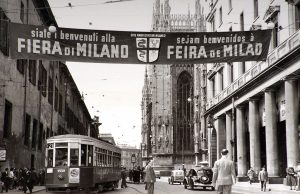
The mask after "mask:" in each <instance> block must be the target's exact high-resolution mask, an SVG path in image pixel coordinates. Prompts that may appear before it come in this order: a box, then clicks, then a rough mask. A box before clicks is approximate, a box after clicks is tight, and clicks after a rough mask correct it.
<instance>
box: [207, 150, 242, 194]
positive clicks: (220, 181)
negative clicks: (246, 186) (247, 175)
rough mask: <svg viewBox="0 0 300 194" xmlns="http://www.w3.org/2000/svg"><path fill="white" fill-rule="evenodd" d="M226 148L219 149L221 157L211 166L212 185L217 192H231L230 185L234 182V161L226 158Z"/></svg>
mask: <svg viewBox="0 0 300 194" xmlns="http://www.w3.org/2000/svg"><path fill="white" fill-rule="evenodd" d="M227 154H228V150H227V149H223V150H222V151H221V155H222V157H221V158H220V159H219V160H217V161H216V162H215V165H214V168H213V180H212V182H213V185H214V186H215V187H216V190H217V191H218V194H231V187H232V185H233V184H235V182H236V175H235V168H234V163H233V161H231V160H230V159H228V158H227Z"/></svg>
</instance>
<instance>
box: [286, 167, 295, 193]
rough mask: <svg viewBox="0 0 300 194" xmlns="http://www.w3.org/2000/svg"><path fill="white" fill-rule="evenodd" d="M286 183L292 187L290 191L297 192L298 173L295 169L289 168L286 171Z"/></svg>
mask: <svg viewBox="0 0 300 194" xmlns="http://www.w3.org/2000/svg"><path fill="white" fill-rule="evenodd" d="M286 183H287V185H288V186H290V190H293V187H294V190H296V186H297V179H296V172H295V170H294V168H293V167H288V168H287V169H286Z"/></svg>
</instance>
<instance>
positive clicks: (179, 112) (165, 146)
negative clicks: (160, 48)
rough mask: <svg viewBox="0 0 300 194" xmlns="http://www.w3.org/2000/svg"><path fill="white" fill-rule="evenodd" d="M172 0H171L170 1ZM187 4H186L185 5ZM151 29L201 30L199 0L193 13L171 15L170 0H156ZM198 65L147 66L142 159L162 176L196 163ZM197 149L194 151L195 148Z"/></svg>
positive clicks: (202, 26)
mask: <svg viewBox="0 0 300 194" xmlns="http://www.w3.org/2000/svg"><path fill="white" fill-rule="evenodd" d="M171 1H172V0H171ZM187 6H188V5H187ZM151 30H152V31H153V32H203V31H205V17H204V15H203V10H202V7H201V5H200V0H195V14H191V13H190V10H188V13H187V14H171V7H170V4H169V0H164V2H161V0H156V1H155V4H154V7H153V18H152V26H151ZM196 66H197V65H185V64H181V65H172V64H165V65H151V64H149V65H147V66H146V70H145V80H144V87H143V99H142V105H141V106H142V132H141V135H142V145H141V149H142V159H143V161H144V163H143V165H145V163H146V161H148V160H153V161H154V168H155V169H156V170H159V171H160V172H161V174H162V175H168V173H169V172H170V171H171V170H173V169H179V168H180V169H182V167H183V164H184V165H185V168H189V166H192V165H195V153H198V146H196V145H195V136H196V135H195V134H198V132H197V131H195V126H194V125H195V122H194V118H195V115H194V113H195V105H194V103H193V98H194V96H195V94H194V92H195V87H194V85H195V79H196V78H195V75H196V74H195V72H194V71H195V68H196ZM196 149H197V150H196Z"/></svg>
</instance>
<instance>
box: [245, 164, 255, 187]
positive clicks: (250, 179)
mask: <svg viewBox="0 0 300 194" xmlns="http://www.w3.org/2000/svg"><path fill="white" fill-rule="evenodd" d="M247 176H248V178H249V183H250V185H251V184H252V183H253V182H254V177H255V172H254V170H253V168H252V167H250V169H249V170H248V172H247Z"/></svg>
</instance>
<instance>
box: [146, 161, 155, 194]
mask: <svg viewBox="0 0 300 194" xmlns="http://www.w3.org/2000/svg"><path fill="white" fill-rule="evenodd" d="M145 171H146V176H145V183H146V188H147V190H148V194H153V193H154V183H155V181H156V177H155V173H154V170H153V168H152V161H150V162H149V163H148V164H147V166H146V168H145Z"/></svg>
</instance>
